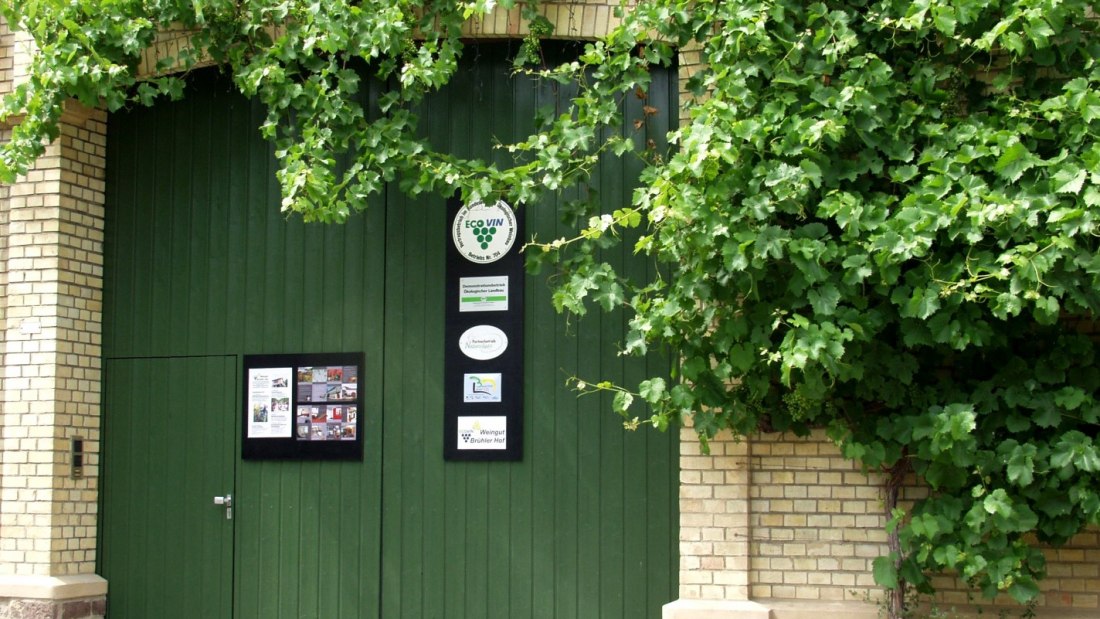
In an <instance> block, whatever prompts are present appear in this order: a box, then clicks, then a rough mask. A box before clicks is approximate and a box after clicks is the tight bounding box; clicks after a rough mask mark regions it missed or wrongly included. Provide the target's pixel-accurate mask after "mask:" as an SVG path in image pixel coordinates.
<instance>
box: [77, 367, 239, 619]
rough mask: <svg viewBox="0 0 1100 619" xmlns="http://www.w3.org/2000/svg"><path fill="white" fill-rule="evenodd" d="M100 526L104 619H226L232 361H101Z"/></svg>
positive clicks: (229, 586) (230, 527)
mask: <svg viewBox="0 0 1100 619" xmlns="http://www.w3.org/2000/svg"><path fill="white" fill-rule="evenodd" d="M105 370H106V375H107V377H108V379H107V383H106V384H107V385H108V389H107V390H106V393H105V401H104V414H103V443H104V448H105V452H104V457H103V463H102V464H103V489H102V504H101V509H102V514H101V517H100V527H101V529H100V536H101V539H100V543H99V548H100V549H101V552H102V557H101V562H102V563H101V565H102V574H103V576H104V577H105V578H106V579H107V581H108V582H109V583H110V587H111V591H110V598H109V607H108V616H110V617H111V619H152V618H154V617H155V618H156V619H195V618H197V617H202V618H203V619H230V618H231V617H232V605H233V524H234V522H235V521H234V520H230V519H227V517H226V508H225V507H222V506H219V505H215V504H214V497H215V496H225V495H226V494H230V493H233V492H234V489H233V479H234V462H235V461H236V449H235V447H236V444H237V436H236V424H235V423H234V422H235V420H236V416H235V415H233V413H232V411H233V410H234V409H235V402H236V400H237V398H236V382H237V373H238V369H237V360H236V357H233V356H218V357H182V358H152V359H150V358H146V359H108V360H107V362H106V368H105Z"/></svg>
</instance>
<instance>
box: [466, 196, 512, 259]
mask: <svg viewBox="0 0 1100 619" xmlns="http://www.w3.org/2000/svg"><path fill="white" fill-rule="evenodd" d="M451 236H452V238H453V239H454V244H455V247H456V248H458V253H460V254H462V256H463V257H464V258H466V259H467V260H469V261H470V262H476V263H478V264H488V263H490V262H496V261H497V260H500V259H501V258H503V257H504V255H505V254H507V253H508V250H510V249H511V248H512V245H513V244H514V243H515V242H516V214H515V213H514V212H513V211H512V207H510V206H508V204H507V203H506V202H504V201H499V202H497V203H496V204H485V203H484V202H481V201H478V202H474V203H472V204H469V205H468V206H466V207H465V208H463V209H460V210H459V211H458V215H456V216H455V220H454V225H453V226H452V228H451Z"/></svg>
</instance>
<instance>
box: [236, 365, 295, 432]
mask: <svg viewBox="0 0 1100 619" xmlns="http://www.w3.org/2000/svg"><path fill="white" fill-rule="evenodd" d="M292 376H293V373H292V368H253V369H250V370H248V410H246V411H245V414H246V415H248V438H289V437H290V436H291V432H292V431H293V427H294V426H293V423H291V421H292V420H293V418H294V417H293V415H292V414H291V412H290V380H291V377H292Z"/></svg>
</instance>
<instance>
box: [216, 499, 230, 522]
mask: <svg viewBox="0 0 1100 619" xmlns="http://www.w3.org/2000/svg"><path fill="white" fill-rule="evenodd" d="M214 505H224V506H225V519H226V520H232V519H233V495H232V494H227V495H225V496H216V497H214Z"/></svg>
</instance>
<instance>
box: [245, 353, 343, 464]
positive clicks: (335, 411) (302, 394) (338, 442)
mask: <svg viewBox="0 0 1100 619" xmlns="http://www.w3.org/2000/svg"><path fill="white" fill-rule="evenodd" d="M362 371H363V353H306V354H289V355H245V357H244V390H243V391H244V403H243V408H242V417H241V422H242V426H241V457H242V458H244V459H246V460H260V459H292V460H293V459H297V460H361V459H362V457H363V436H362V432H361V430H362V428H363V425H364V424H363V423H362V418H363V415H364V413H365V411H364V410H363V393H362V391H360V389H359V382H360V380H361V376H362Z"/></svg>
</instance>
